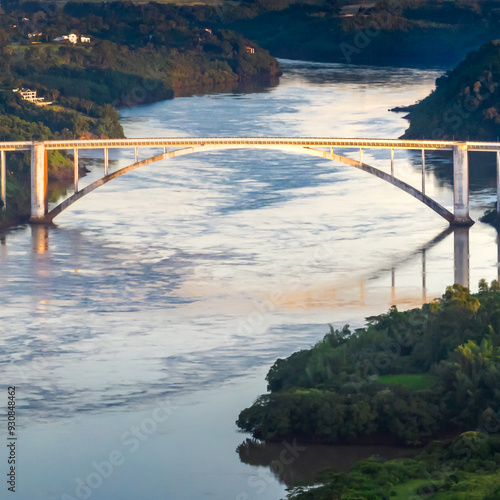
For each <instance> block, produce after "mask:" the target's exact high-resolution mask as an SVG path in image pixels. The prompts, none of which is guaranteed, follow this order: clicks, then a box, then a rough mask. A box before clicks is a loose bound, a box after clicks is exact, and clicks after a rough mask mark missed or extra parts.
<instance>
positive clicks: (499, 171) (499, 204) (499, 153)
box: [497, 151, 500, 269]
mask: <svg viewBox="0 0 500 500" xmlns="http://www.w3.org/2000/svg"><path fill="white" fill-rule="evenodd" d="M497 213H500V151H497ZM499 269H500V268H499Z"/></svg>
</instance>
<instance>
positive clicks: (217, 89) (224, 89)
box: [174, 77, 280, 98]
mask: <svg viewBox="0 0 500 500" xmlns="http://www.w3.org/2000/svg"><path fill="white" fill-rule="evenodd" d="M279 82H280V80H279V78H278V77H271V78H269V77H263V78H257V79H253V80H251V81H242V82H236V83H235V82H225V83H218V84H213V85H208V86H204V87H191V88H181V89H175V90H174V98H178V97H193V96H204V95H207V94H211V95H213V94H262V93H266V92H270V91H271V90H273V89H274V88H276V87H277V86H278V85H279Z"/></svg>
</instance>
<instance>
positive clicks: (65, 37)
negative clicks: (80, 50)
mask: <svg viewBox="0 0 500 500" xmlns="http://www.w3.org/2000/svg"><path fill="white" fill-rule="evenodd" d="M53 41H54V42H69V43H72V44H73V45H75V44H76V43H78V42H81V43H90V37H88V36H83V35H80V36H79V35H76V34H75V33H70V34H69V35H63V36H58V37H57V38H54V40H53Z"/></svg>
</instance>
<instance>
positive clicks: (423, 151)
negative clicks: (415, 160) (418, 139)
mask: <svg viewBox="0 0 500 500" xmlns="http://www.w3.org/2000/svg"><path fill="white" fill-rule="evenodd" d="M422 194H425V149H422Z"/></svg>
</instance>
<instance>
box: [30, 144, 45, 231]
mask: <svg viewBox="0 0 500 500" xmlns="http://www.w3.org/2000/svg"><path fill="white" fill-rule="evenodd" d="M47 184H48V172H47V151H46V149H45V146H44V144H43V142H35V143H33V146H32V147H31V218H30V222H34V223H37V222H38V223H43V222H45V221H44V217H45V215H46V214H47V207H48V200H47Z"/></svg>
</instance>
